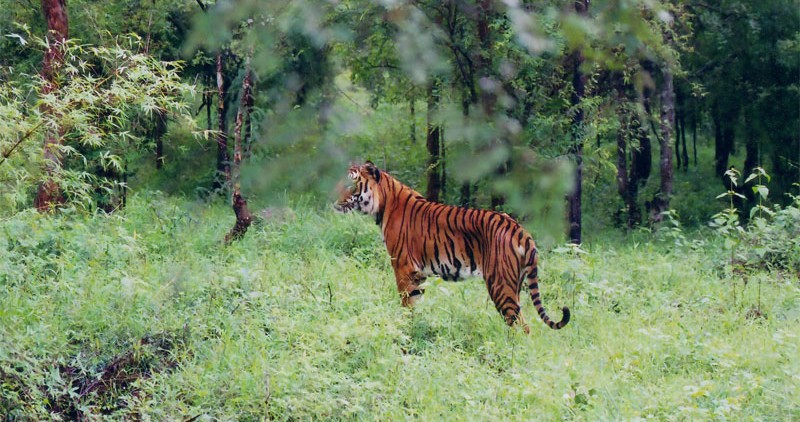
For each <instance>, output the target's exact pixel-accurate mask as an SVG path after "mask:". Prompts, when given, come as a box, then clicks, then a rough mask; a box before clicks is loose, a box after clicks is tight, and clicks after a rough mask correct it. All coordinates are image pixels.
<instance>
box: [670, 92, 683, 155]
mask: <svg viewBox="0 0 800 422" xmlns="http://www.w3.org/2000/svg"><path fill="white" fill-rule="evenodd" d="M675 103H676V106H675V120H673V121H672V125H673V126H672V127H674V128H675V166H676V167H677V168H678V169H679V170H680V169H681V168H682V167H683V157H682V156H681V125H680V120H681V113H682V112H683V102H682V98H681V94H680V92H679V91H676V92H675Z"/></svg>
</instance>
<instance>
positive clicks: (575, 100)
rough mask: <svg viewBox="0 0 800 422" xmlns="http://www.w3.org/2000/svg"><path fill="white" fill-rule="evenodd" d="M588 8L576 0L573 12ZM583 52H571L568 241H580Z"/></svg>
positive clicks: (586, 1) (584, 11)
mask: <svg viewBox="0 0 800 422" xmlns="http://www.w3.org/2000/svg"><path fill="white" fill-rule="evenodd" d="M588 9H589V0H576V1H575V12H576V13H577V14H578V15H581V16H584V17H585V16H586V14H587V13H588ZM583 60H584V59H583V53H582V52H580V51H576V52H574V53H573V60H572V63H573V67H572V98H571V103H572V107H574V108H575V114H574V115H573V117H572V145H571V147H570V151H569V152H570V155H572V157H573V159H574V161H575V184H574V186H573V187H572V190H571V192H570V193H569V195H567V223H568V224H569V227H568V236H569V239H570V242H572V243H581V195H582V193H583V137H584V127H583V126H584V110H583V107H582V106H581V105H580V104H581V102H582V101H583V98H584V96H585V94H586V92H585V90H586V75H584V74H583V72H582V71H581V65H582V64H583Z"/></svg>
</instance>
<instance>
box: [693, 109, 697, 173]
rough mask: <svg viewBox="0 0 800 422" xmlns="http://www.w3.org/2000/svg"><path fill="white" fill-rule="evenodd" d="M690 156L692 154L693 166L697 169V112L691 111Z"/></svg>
mask: <svg viewBox="0 0 800 422" xmlns="http://www.w3.org/2000/svg"><path fill="white" fill-rule="evenodd" d="M692 113H693V114H692V154H694V166H695V167H697V120H698V117H697V114H698V113H697V110H694V111H692Z"/></svg>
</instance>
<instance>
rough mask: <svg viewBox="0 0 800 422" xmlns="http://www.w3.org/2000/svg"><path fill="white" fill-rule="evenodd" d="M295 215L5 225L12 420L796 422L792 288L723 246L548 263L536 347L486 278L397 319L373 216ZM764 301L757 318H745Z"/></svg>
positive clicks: (147, 215) (633, 245)
mask: <svg viewBox="0 0 800 422" xmlns="http://www.w3.org/2000/svg"><path fill="white" fill-rule="evenodd" d="M293 208H294V212H293V213H283V214H282V217H281V218H280V219H278V220H271V221H266V222H264V223H262V224H260V225H258V226H255V227H254V228H252V229H251V231H249V232H248V233H247V236H246V238H245V239H244V240H243V241H241V242H239V243H236V244H234V245H232V246H229V247H223V245H222V238H223V236H224V234H225V233H226V231H227V230H228V229H229V228H230V226H231V225H232V224H233V221H232V220H233V219H232V214H231V212H230V210H229V209H228V208H227V207H225V206H221V205H220V206H217V205H214V206H207V205H206V204H201V203H193V202H191V201H187V200H178V199H174V198H168V197H163V196H161V195H157V194H146V193H140V194H138V195H136V196H134V197H133V198H131V200H130V202H129V207H128V208H127V209H126V210H125V211H124V212H122V213H120V214H117V215H113V216H110V217H97V216H96V217H86V216H81V215H66V216H58V217H47V216H41V215H38V214H36V213H35V212H33V211H26V212H22V213H19V214H16V215H14V216H12V217H8V218H5V219H3V220H0V414H3V415H6V418H7V419H11V420H14V419H20V420H29V419H51V418H54V417H56V416H58V414H60V415H62V416H64V417H67V418H69V417H75V416H76V415H84V416H86V415H110V416H113V417H115V418H126V417H127V418H138V417H144V416H146V417H149V418H150V419H152V420H173V419H177V420H181V419H187V418H191V417H195V416H199V418H198V420H258V419H261V418H265V417H266V418H272V419H278V420H285V419H312V418H314V419H319V418H324V419H367V420H398V419H413V418H419V419H423V420H505V419H512V418H516V419H522V420H531V419H543V420H555V419H580V420H619V419H636V418H649V417H654V418H657V419H660V420H663V419H666V420H672V419H677V420H698V419H717V420H726V419H735V420H797V419H798V418H800V376H799V375H798V374H800V331H798V329H797V327H798V322H800V283H799V282H798V279H797V275H796V274H786V273H776V272H755V273H751V274H749V275H748V280H749V282H748V283H747V285H746V286H745V285H744V284H743V282H742V280H741V277H740V276H736V277H734V278H732V276H731V275H729V272H728V271H727V270H726V268H725V266H724V262H725V258H724V257H725V253H724V252H722V251H720V250H719V246H718V244H717V243H720V242H716V241H714V240H708V239H705V240H704V239H700V238H697V239H692V240H695V242H694V246H693V247H688V246H685V247H676V246H675V245H674V244H673V243H670V242H667V241H661V242H658V241H655V240H653V239H652V238H650V237H649V235H646V234H644V233H634V234H632V235H629V236H627V238H625V239H622V240H620V239H619V238H617V240H610V239H605V240H604V238H603V237H602V236H597V237H595V238H594V240H593V243H591V244H589V245H587V246H586V249H587V251H588V252H589V253H588V254H585V255H581V257H580V258H577V257H574V256H571V255H570V254H566V253H557V252H554V251H543V258H542V268H541V271H540V274H541V278H542V284H541V286H542V291H543V295H544V303H545V306H547V307H548V309H549V311H550V314H551V316H552V317H554V318H556V319H558V318H560V312H559V311H558V309H559V308H560V307H561V306H563V305H568V306H570V308H571V309H572V312H573V320H572V322H570V324H569V325H568V326H567V327H566V328H564V329H563V330H561V331H552V330H550V329H548V328H546V327H545V326H544V325H543V324H542V323H541V322H539V321H538V320H537V319H535V316H536V313H535V311H534V309H533V306H532V304H531V303H530V300H529V299H528V298H525V299H524V300H523V302H524V307H523V312H524V314H525V315H526V316H527V320H528V322H529V323H530V324H531V328H532V330H531V335H529V336H526V335H524V334H523V333H522V331H521V330H519V329H508V328H507V327H506V326H505V324H504V323H503V321H502V318H501V317H500V315H499V314H497V312H496V311H495V309H494V306H493V305H491V303H490V302H489V301H488V299H487V293H486V291H485V287H484V286H483V283H482V282H481V281H478V280H473V281H467V282H463V283H446V282H442V281H440V280H435V279H431V280H429V281H430V286H429V287H428V289H427V291H426V296H425V300H424V301H423V302H422V303H421V305H420V306H418V307H417V308H416V309H415V310H414V311H413V312H411V311H408V310H406V309H403V308H401V307H400V306H399V299H398V297H397V295H396V293H395V286H394V281H393V276H392V273H391V268H390V266H389V260H388V257H387V256H386V254H385V251H384V249H383V245H382V243H381V240H380V236H379V233H378V231H377V228H376V227H375V226H374V224H373V223H372V222H371V220H369V219H368V218H366V217H360V216H352V215H346V216H342V215H336V214H334V213H332V212H330V211H326V210H314V209H313V207H310V206H308V205H307V204H303V203H296V204H295V205H294V207H293ZM690 237H691V236H690ZM734 286H735V288H736V292H735V298H736V299H735V300H736V302H735V303H734V292H733V288H734ZM759 289H760V304H761V312H763V314H764V315H765V317H764V318H761V317H756V318H752V317H748V312H750V311H751V309H752V308H754V307H756V306H758V297H759ZM143 338H144V339H146V341H144V342H143V341H142V340H141V339H143ZM112 364H116V366H115V365H112ZM104 377H105V378H104ZM97 379H100V380H101V381H102V382H100V383H95V384H94V387H91V388H90V387H87V386H90V385H93V384H92V381H93V380H97ZM49 412H50V413H49ZM70 412H71V413H70Z"/></svg>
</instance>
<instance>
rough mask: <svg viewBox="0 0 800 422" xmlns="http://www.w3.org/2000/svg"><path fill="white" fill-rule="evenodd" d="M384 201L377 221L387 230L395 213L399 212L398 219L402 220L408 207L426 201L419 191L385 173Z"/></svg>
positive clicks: (382, 191) (376, 216) (383, 185)
mask: <svg viewBox="0 0 800 422" xmlns="http://www.w3.org/2000/svg"><path fill="white" fill-rule="evenodd" d="M380 187H381V194H382V195H381V196H382V201H381V204H380V207H379V211H378V213H377V214H376V215H375V222H376V223H377V224H378V225H379V226H380V227H381V230H382V231H385V229H386V226H387V224H388V222H389V221H391V218H392V216H393V215H394V214H398V218H397V219H396V220H397V221H401V220H402V218H399V217H401V216H402V214H403V212H404V210H405V209H406V207H408V206H411V205H413V204H414V203H415V202H417V201H426V202H427V200H426V199H425V197H424V196H422V194H420V193H419V192H417V191H415V190H414V189H411V188H410V187H408V186H406V185H404V184H403V183H402V182H400V181H399V180H397V179H395V178H394V177H391V176H388V175H385V177H384V180H381V184H380Z"/></svg>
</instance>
